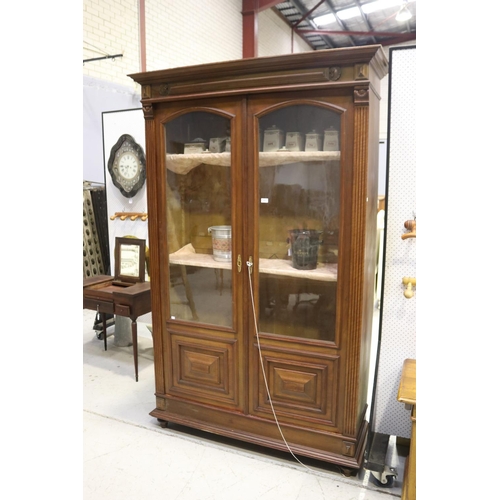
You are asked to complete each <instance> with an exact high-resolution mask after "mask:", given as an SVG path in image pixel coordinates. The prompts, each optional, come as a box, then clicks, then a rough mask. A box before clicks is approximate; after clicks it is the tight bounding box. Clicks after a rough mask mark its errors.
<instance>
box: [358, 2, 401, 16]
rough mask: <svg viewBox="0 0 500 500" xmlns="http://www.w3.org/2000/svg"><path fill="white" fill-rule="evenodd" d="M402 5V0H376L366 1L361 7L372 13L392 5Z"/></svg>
mask: <svg viewBox="0 0 500 500" xmlns="http://www.w3.org/2000/svg"><path fill="white" fill-rule="evenodd" d="M396 5H397V6H399V5H401V0H377V1H376V2H370V3H365V4H364V5H362V6H361V9H362V10H363V12H364V13H365V14H371V13H372V12H375V11H377V10H383V9H387V8H390V7H396Z"/></svg>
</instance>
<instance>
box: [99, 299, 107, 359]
mask: <svg viewBox="0 0 500 500" xmlns="http://www.w3.org/2000/svg"><path fill="white" fill-rule="evenodd" d="M97 310H98V311H99V308H98V309H97ZM99 314H100V315H101V318H102V334H103V336H104V350H105V351H107V350H108V338H107V335H106V314H102V313H99Z"/></svg>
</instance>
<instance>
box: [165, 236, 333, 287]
mask: <svg viewBox="0 0 500 500" xmlns="http://www.w3.org/2000/svg"><path fill="white" fill-rule="evenodd" d="M169 260H170V264H178V265H183V266H197V267H210V268H213V269H231V267H232V266H231V262H219V261H216V260H214V258H213V256H212V255H209V254H203V253H196V251H195V249H194V247H193V246H192V245H191V244H188V245H185V246H184V247H182V248H181V249H179V250H177V252H174V253H172V254H170V256H169ZM259 272H260V273H261V274H273V275H278V276H289V277H293V278H307V279H311V280H317V281H337V264H325V263H322V262H318V267H317V268H316V269H310V270H301V269H295V268H294V267H292V262H291V261H289V260H284V259H259Z"/></svg>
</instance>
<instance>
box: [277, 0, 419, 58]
mask: <svg viewBox="0 0 500 500" xmlns="http://www.w3.org/2000/svg"><path fill="white" fill-rule="evenodd" d="M272 3H275V2H272ZM403 8H405V9H406V10H407V11H408V12H409V13H410V14H411V17H410V18H409V19H407V20H399V17H400V16H398V13H399V12H400V11H401V9H403ZM273 10H274V11H275V12H276V13H277V14H278V15H279V16H280V17H281V18H282V19H284V20H285V22H287V23H288V24H289V25H290V27H292V28H293V30H294V33H297V34H298V35H299V36H301V37H302V38H303V39H304V40H305V41H306V42H307V43H308V44H309V45H310V46H311V48H312V49H314V50H322V49H332V48H337V47H352V46H357V45H372V44H380V45H384V46H386V45H395V44H398V43H403V42H409V41H413V40H416V36H417V12H416V1H415V0H288V1H287V2H279V3H275V5H274V6H273ZM326 15H328V18H326V21H322V20H321V19H318V18H320V17H321V16H326Z"/></svg>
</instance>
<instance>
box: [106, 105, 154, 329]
mask: <svg viewBox="0 0 500 500" xmlns="http://www.w3.org/2000/svg"><path fill="white" fill-rule="evenodd" d="M102 127H103V142H104V158H105V166H104V169H105V179H106V200H107V209H108V234H109V248H110V267H111V274H114V269H115V259H114V248H115V238H116V237H123V236H136V237H137V238H141V239H144V240H146V245H148V246H149V240H148V221H147V220H146V221H142V220H140V219H136V220H135V221H131V220H130V219H129V218H128V219H126V220H123V221H122V220H120V219H119V218H116V219H115V220H110V219H109V217H110V216H111V215H113V214H115V213H116V212H141V213H147V211H148V209H147V194H146V193H147V184H148V182H147V179H146V182H145V183H144V187H143V188H142V189H141V190H140V191H139V192H138V193H137V194H136V195H135V196H133V197H132V198H126V197H125V196H123V195H122V194H121V193H120V191H119V189H118V188H117V187H116V186H115V185H114V184H113V181H112V179H111V176H110V174H109V171H108V168H107V162H108V159H109V155H110V153H111V148H112V147H113V146H114V145H115V144H116V142H117V141H118V139H119V138H120V136H121V135H123V134H129V135H131V136H132V137H133V138H134V139H135V141H136V142H137V143H138V144H140V146H141V147H142V149H143V150H144V153H145V152H146V137H145V127H144V116H143V111H142V108H140V109H130V110H124V111H115V112H109V113H103V114H102ZM146 280H149V276H148V275H147V272H146ZM138 321H141V322H146V323H151V314H146V315H144V316H141V318H139V319H138Z"/></svg>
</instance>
